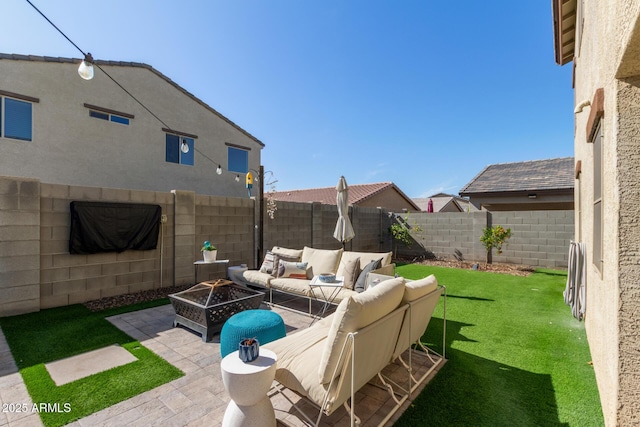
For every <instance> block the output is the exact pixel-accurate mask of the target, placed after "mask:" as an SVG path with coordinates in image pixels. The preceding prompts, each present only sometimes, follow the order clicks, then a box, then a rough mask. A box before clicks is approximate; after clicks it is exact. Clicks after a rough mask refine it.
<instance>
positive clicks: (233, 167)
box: [227, 143, 250, 173]
mask: <svg viewBox="0 0 640 427" xmlns="http://www.w3.org/2000/svg"><path fill="white" fill-rule="evenodd" d="M227 146H228V149H227V158H228V164H227V168H228V169H229V171H230V172H238V173H247V172H249V150H250V149H249V148H245V147H240V146H238V145H233V144H229V143H227Z"/></svg>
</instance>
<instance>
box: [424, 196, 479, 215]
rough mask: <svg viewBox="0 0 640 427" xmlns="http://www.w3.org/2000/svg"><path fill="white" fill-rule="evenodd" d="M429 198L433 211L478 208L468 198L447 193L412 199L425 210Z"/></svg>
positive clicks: (464, 210)
mask: <svg viewBox="0 0 640 427" xmlns="http://www.w3.org/2000/svg"><path fill="white" fill-rule="evenodd" d="M429 200H431V203H432V205H433V212H475V211H477V210H478V208H476V207H475V206H474V205H473V204H471V203H470V202H469V200H468V199H463V198H462V197H458V196H455V195H453V194H447V193H437V194H434V195H433V196H431V197H418V198H414V199H413V201H414V202H415V203H416V205H418V206H419V207H420V209H422V210H423V211H424V212H427V211H428V209H429Z"/></svg>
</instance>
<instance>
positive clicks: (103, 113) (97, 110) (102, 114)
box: [84, 104, 134, 125]
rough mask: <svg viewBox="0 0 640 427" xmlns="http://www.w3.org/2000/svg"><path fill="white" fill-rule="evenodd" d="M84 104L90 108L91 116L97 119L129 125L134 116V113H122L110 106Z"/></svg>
mask: <svg viewBox="0 0 640 427" xmlns="http://www.w3.org/2000/svg"><path fill="white" fill-rule="evenodd" d="M84 106H85V107H86V108H88V109H89V117H93V118H95V119H100V120H106V121H108V122H114V123H120V124H123V125H129V121H130V120H131V119H133V118H134V116H133V114H128V113H122V112H120V111H115V110H111V109H109V108H102V107H98V106H96V105H90V104H84Z"/></svg>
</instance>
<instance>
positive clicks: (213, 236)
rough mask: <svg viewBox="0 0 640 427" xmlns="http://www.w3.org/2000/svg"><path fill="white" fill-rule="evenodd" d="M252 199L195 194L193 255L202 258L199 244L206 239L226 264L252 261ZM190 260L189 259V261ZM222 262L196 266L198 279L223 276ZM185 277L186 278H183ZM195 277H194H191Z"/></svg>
mask: <svg viewBox="0 0 640 427" xmlns="http://www.w3.org/2000/svg"><path fill="white" fill-rule="evenodd" d="M255 205H256V202H255V200H252V199H249V198H230V197H218V196H205V195H197V196H196V198H195V236H197V240H196V241H195V246H194V248H193V251H194V253H195V259H196V260H200V259H202V254H201V251H200V250H201V248H202V243H203V242H204V241H205V240H209V241H210V242H211V243H212V244H213V245H215V246H216V248H217V249H218V253H217V258H218V259H228V260H229V266H233V265H240V264H247V265H249V264H252V263H253V262H252V261H253V258H254V255H255V248H256V245H257V242H256V233H255V228H254V218H255V209H256V207H255ZM191 263H193V260H192V261H191ZM225 267H226V266H225V265H224V264H213V265H206V266H200V267H199V271H198V278H197V279H198V281H203V280H213V279H216V278H220V277H223V276H224V274H225ZM186 280H188V278H187V279H186ZM191 281H195V278H193V280H191Z"/></svg>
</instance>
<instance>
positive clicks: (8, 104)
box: [0, 96, 33, 141]
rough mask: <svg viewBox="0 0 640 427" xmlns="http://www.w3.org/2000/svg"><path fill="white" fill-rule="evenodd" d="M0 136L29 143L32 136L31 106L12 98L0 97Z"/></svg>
mask: <svg viewBox="0 0 640 427" xmlns="http://www.w3.org/2000/svg"><path fill="white" fill-rule="evenodd" d="M0 136H3V137H5V138H11V139H20V140H23V141H31V138H32V136H33V104H32V103H31V102H27V101H22V100H19V99H14V98H7V97H6V96H5V97H0Z"/></svg>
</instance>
